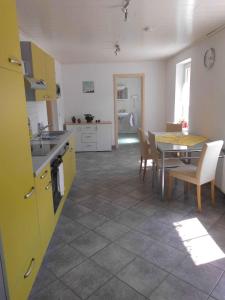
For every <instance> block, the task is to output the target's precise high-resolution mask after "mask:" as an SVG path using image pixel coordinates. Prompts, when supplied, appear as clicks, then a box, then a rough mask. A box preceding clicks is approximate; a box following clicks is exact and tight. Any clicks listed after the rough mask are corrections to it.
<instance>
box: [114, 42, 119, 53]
mask: <svg viewBox="0 0 225 300" xmlns="http://www.w3.org/2000/svg"><path fill="white" fill-rule="evenodd" d="M119 52H120V45H119V44H118V43H116V44H115V51H114V53H115V55H116V56H117V55H118V53H119Z"/></svg>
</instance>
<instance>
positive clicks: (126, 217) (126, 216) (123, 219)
mask: <svg viewBox="0 0 225 300" xmlns="http://www.w3.org/2000/svg"><path fill="white" fill-rule="evenodd" d="M146 220H147V217H146V216H144V215H142V214H140V213H137V212H135V211H132V210H126V211H125V212H124V213H122V214H121V215H119V216H118V217H116V218H115V221H116V222H119V223H121V224H123V225H126V226H128V227H130V228H133V229H136V228H137V227H138V226H139V225H140V224H142V223H144V222H145V221H146Z"/></svg>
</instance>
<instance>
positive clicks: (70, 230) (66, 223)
mask: <svg viewBox="0 0 225 300" xmlns="http://www.w3.org/2000/svg"><path fill="white" fill-rule="evenodd" d="M87 231H88V228H87V227H85V226H83V225H82V224H80V223H77V222H73V221H72V220H70V219H69V218H67V217H65V216H63V215H62V216H61V217H60V220H59V223H58V225H57V227H56V230H55V234H56V235H57V236H58V237H59V238H60V239H61V240H63V241H65V242H66V243H69V242H71V241H72V240H74V239H75V238H76V237H78V236H81V235H82V234H84V233H85V232H87Z"/></svg>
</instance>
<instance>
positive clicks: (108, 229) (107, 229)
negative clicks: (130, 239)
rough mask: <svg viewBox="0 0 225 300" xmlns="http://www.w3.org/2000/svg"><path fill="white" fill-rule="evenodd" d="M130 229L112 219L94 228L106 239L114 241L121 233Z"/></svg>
mask: <svg viewBox="0 0 225 300" xmlns="http://www.w3.org/2000/svg"><path fill="white" fill-rule="evenodd" d="M129 230H130V228H129V227H127V226H125V225H122V224H120V223H116V222H114V221H108V222H106V223H104V224H103V225H101V226H99V227H97V228H95V231H96V232H98V233H99V234H101V235H103V236H104V237H106V238H107V239H108V240H111V241H115V240H116V239H118V238H119V237H121V236H122V235H123V234H125V233H126V232H128V231H129Z"/></svg>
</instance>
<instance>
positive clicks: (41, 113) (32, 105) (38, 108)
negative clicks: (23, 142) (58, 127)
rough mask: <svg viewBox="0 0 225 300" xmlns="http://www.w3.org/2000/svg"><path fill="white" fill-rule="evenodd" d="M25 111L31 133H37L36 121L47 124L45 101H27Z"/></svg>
mask: <svg viewBox="0 0 225 300" xmlns="http://www.w3.org/2000/svg"><path fill="white" fill-rule="evenodd" d="M27 111H28V116H29V118H30V123H31V129H32V133H33V134H36V133H37V127H38V125H37V124H38V123H43V124H44V125H47V124H48V116H47V108H46V102H45V101H40V102H27Z"/></svg>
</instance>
